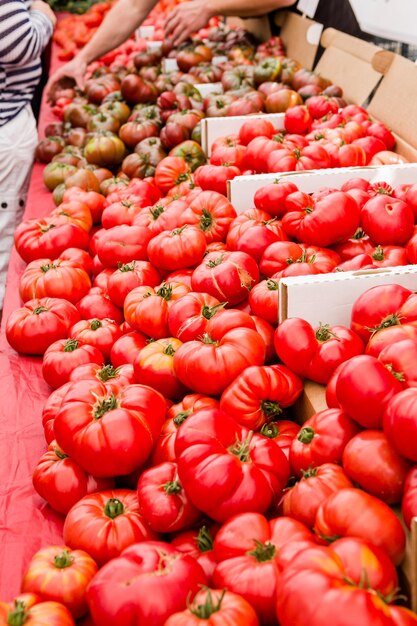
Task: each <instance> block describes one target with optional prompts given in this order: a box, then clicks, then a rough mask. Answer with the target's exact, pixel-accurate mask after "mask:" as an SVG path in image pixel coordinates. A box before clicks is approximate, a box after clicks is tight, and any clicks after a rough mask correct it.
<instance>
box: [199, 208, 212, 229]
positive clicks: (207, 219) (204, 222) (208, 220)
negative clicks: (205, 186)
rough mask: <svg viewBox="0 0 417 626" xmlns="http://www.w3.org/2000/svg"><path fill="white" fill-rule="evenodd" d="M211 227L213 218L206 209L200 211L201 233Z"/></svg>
mask: <svg viewBox="0 0 417 626" xmlns="http://www.w3.org/2000/svg"><path fill="white" fill-rule="evenodd" d="M212 225H213V216H212V214H211V213H210V211H208V210H207V209H203V210H202V211H201V218H200V228H201V230H202V231H203V232H206V230H209V229H210V228H211V227H212Z"/></svg>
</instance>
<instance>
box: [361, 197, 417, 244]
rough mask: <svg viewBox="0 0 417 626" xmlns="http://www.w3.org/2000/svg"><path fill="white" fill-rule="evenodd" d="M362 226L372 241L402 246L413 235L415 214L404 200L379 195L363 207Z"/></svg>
mask: <svg viewBox="0 0 417 626" xmlns="http://www.w3.org/2000/svg"><path fill="white" fill-rule="evenodd" d="M361 225H362V228H363V229H364V231H365V232H366V234H367V235H369V237H370V238H371V239H372V241H375V242H376V243H378V244H380V245H391V246H401V245H404V244H406V243H407V241H408V240H409V239H410V238H411V237H412V235H413V231H414V212H413V209H412V208H411V207H410V206H409V205H408V204H407V203H406V202H404V201H403V200H396V199H395V198H392V197H390V196H387V195H386V194H384V193H379V194H377V195H376V196H374V197H373V198H370V199H369V200H368V201H367V203H366V204H365V205H364V206H363V207H362V210H361Z"/></svg>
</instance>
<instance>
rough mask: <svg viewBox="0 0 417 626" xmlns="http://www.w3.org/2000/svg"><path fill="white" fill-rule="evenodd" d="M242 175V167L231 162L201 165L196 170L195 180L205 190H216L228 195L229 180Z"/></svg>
mask: <svg viewBox="0 0 417 626" xmlns="http://www.w3.org/2000/svg"><path fill="white" fill-rule="evenodd" d="M240 175H241V171H240V169H239V168H238V167H236V166H235V165H230V164H229V163H224V164H221V165H220V164H219V165H201V166H200V167H199V168H197V170H196V171H195V174H194V180H195V182H196V184H197V185H199V187H201V189H203V190H204V191H216V192H217V193H221V194H222V195H223V196H226V197H227V181H228V180H233V179H234V178H236V176H240Z"/></svg>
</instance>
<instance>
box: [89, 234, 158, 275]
mask: <svg viewBox="0 0 417 626" xmlns="http://www.w3.org/2000/svg"><path fill="white" fill-rule="evenodd" d="M151 237H152V233H151V232H150V231H149V230H148V229H147V228H145V227H142V226H127V225H124V224H123V225H121V226H114V227H113V228H109V229H108V230H106V231H105V233H104V234H103V235H102V236H101V237H100V239H99V240H98V241H97V254H98V258H99V259H100V261H101V262H102V263H103V264H104V265H105V266H106V267H114V268H116V267H117V266H118V265H119V263H121V264H128V263H131V262H132V259H136V260H137V261H147V258H148V257H147V252H146V250H147V245H148V242H149V241H150V239H151Z"/></svg>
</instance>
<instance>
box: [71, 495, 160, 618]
mask: <svg viewBox="0 0 417 626" xmlns="http://www.w3.org/2000/svg"><path fill="white" fill-rule="evenodd" d="M156 538H157V535H156V534H155V533H154V532H153V531H152V530H151V529H150V528H149V527H148V525H147V524H146V522H145V521H144V520H143V519H142V517H141V515H140V513H139V505H138V501H137V497H136V492H135V491H130V490H129V489H113V490H108V491H100V492H99V493H94V494H92V495H88V496H85V497H84V498H81V500H80V501H79V502H77V504H75V505H74V506H73V507H72V509H71V510H70V511H69V513H68V515H67V517H66V519H65V524H64V541H65V543H66V544H67V545H68V546H69V547H70V548H73V549H77V550H85V551H87V550H88V554H90V556H91V557H92V558H93V559H94V560H95V561H96V562H97V563H98V565H99V566H102V565H104V563H107V561H110V559H114V558H115V557H117V556H119V554H120V553H121V552H122V551H123V550H124V549H125V548H127V547H128V546H131V545H132V544H134V543H139V542H141V541H149V540H153V539H156ZM95 580H96V578H95ZM90 609H91V607H90Z"/></svg>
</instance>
